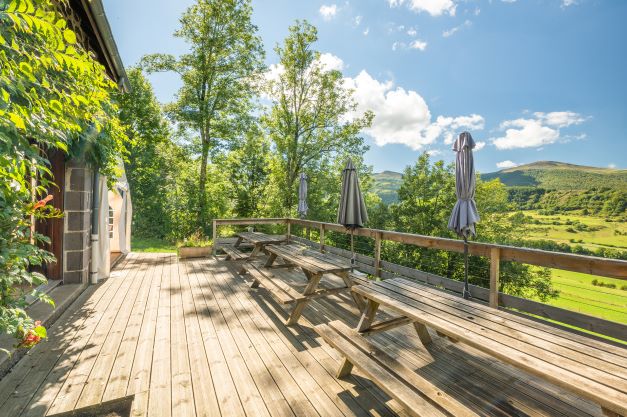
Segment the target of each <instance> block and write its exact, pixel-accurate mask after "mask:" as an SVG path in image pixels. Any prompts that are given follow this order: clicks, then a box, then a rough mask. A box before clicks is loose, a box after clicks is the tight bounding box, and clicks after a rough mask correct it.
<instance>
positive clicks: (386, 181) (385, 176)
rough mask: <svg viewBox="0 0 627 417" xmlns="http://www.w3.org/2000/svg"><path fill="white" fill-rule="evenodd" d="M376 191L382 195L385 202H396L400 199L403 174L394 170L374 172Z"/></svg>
mask: <svg viewBox="0 0 627 417" xmlns="http://www.w3.org/2000/svg"><path fill="white" fill-rule="evenodd" d="M373 177H374V190H373V191H374V192H375V193H377V194H378V195H379V197H381V200H383V202H384V203H386V204H390V203H395V202H396V201H397V200H398V195H397V191H398V189H399V188H400V186H401V182H402V180H403V175H402V174H400V173H398V172H394V171H383V172H379V173H376V174H373Z"/></svg>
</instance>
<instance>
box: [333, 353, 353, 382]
mask: <svg viewBox="0 0 627 417" xmlns="http://www.w3.org/2000/svg"><path fill="white" fill-rule="evenodd" d="M352 370H353V364H352V363H350V361H349V360H348V358H344V359H342V364H341V365H340V368H339V369H338V370H337V373H336V374H335V377H336V378H338V379H339V378H343V377H345V376H346V375H348V374H350V373H351V371H352Z"/></svg>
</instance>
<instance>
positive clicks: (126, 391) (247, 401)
mask: <svg viewBox="0 0 627 417" xmlns="http://www.w3.org/2000/svg"><path fill="white" fill-rule="evenodd" d="M237 269H238V267H237V265H234V264H230V263H228V262H223V261H218V260H216V259H215V258H211V259H191V260H185V261H178V260H177V259H176V257H175V256H174V255H171V254H131V255H129V256H128V257H127V258H126V259H125V260H124V261H123V262H122V263H121V264H120V265H119V266H118V267H117V270H116V273H115V274H114V276H112V278H110V279H108V280H107V281H105V282H103V283H101V284H100V285H98V286H96V287H91V288H89V289H88V290H87V291H86V292H85V293H84V295H83V296H82V297H81V298H80V299H79V301H78V302H77V303H75V305H72V306H71V307H70V308H69V309H68V310H67V311H66V312H65V313H63V315H62V316H61V317H60V319H59V320H58V321H57V323H56V324H55V325H54V326H53V327H52V328H51V329H50V339H49V340H48V341H47V342H45V343H44V344H42V345H41V346H38V347H36V348H34V349H33V350H32V351H31V352H30V353H29V354H28V355H26V356H25V357H24V358H23V359H22V360H21V361H20V362H19V363H18V364H17V365H16V366H15V367H14V369H13V370H12V372H10V373H9V374H7V375H6V376H5V378H4V379H2V380H0V410H1V411H0V415H3V416H4V415H8V416H44V415H47V414H51V413H53V412H59V411H65V410H70V409H74V408H77V407H80V406H86V405H93V404H97V403H99V402H100V401H107V400H112V399H116V398H120V397H123V396H125V395H135V401H134V403H133V415H135V416H147V417H161V416H197V417H200V416H212V417H213V416H215V417H218V416H242V417H245V416H250V415H255V416H257V415H260V416H263V415H265V416H271V417H292V416H313V417H316V416H334V415H335V416H368V415H375V416H389V415H406V413H405V412H404V411H403V410H402V409H401V408H400V407H399V406H398V404H397V403H396V401H394V400H391V399H390V398H389V397H388V396H387V395H386V394H385V393H383V392H382V391H381V390H380V389H378V388H377V387H376V386H374V385H373V384H372V383H371V382H370V381H369V380H368V379H367V378H365V377H364V376H363V374H360V372H359V371H357V372H355V374H354V375H350V376H349V377H347V378H345V379H342V380H338V379H336V378H335V372H336V370H337V367H338V365H339V363H340V360H341V358H340V356H339V355H338V354H337V352H336V351H335V350H334V349H332V348H331V347H329V346H328V345H327V344H326V343H324V342H323V341H322V339H321V338H320V337H319V336H318V335H317V334H316V333H315V332H314V331H313V325H315V324H319V323H325V322H328V321H330V320H336V319H341V320H343V321H344V322H346V323H347V324H348V325H349V326H354V325H355V324H356V321H357V320H358V316H357V311H356V309H355V307H354V303H353V302H352V299H351V298H350V296H349V295H348V294H339V295H337V296H333V297H328V298H323V299H319V300H316V301H313V302H312V303H310V304H309V305H308V306H307V308H306V309H305V310H304V315H303V319H302V320H301V322H300V324H299V325H297V326H293V327H286V326H284V325H283V321H284V320H285V318H286V317H287V313H286V312H285V311H284V310H283V308H282V307H281V306H280V305H279V304H278V303H276V302H274V301H273V300H272V299H271V298H270V297H268V294H267V292H266V291H265V290H264V289H261V290H250V289H249V288H248V285H249V282H248V281H249V280H250V277H242V276H240V275H238V274H237ZM273 273H275V274H277V275H280V276H282V277H283V278H284V279H285V282H286V283H288V284H289V285H291V286H293V287H295V288H298V287H301V288H302V286H303V285H304V284H305V279H304V277H303V276H302V274H301V273H300V272H299V271H298V270H289V269H284V268H282V269H276V270H274V271H273ZM412 330H413V328H412V327H411V326H403V327H399V328H397V329H394V330H391V331H389V332H384V333H381V334H376V335H373V336H371V337H372V340H373V342H374V343H375V344H376V345H377V346H378V347H379V348H381V349H385V351H386V352H389V353H390V354H391V355H392V356H394V357H398V358H399V359H400V360H401V361H402V363H403V364H404V365H406V366H407V367H409V368H410V369H414V370H415V372H417V373H418V374H419V375H421V376H422V377H424V378H427V379H429V380H430V381H432V382H433V384H435V385H437V386H438V388H439V389H442V390H443V391H445V392H447V393H448V394H451V395H455V396H456V398H458V399H459V400H460V401H461V402H462V403H463V404H465V405H466V406H468V407H470V408H472V409H473V410H475V411H477V412H479V413H480V414H482V415H499V416H502V415H505V416H506V415H522V414H526V415H546V416H549V415H580V416H589V415H597V416H600V415H601V410H600V408H599V407H598V406H596V405H594V404H592V403H590V402H589V401H586V400H583V399H581V398H580V397H578V396H576V395H574V394H573V393H570V392H566V391H564V390H563V389H561V388H559V387H556V386H554V385H552V384H550V383H548V382H546V381H543V380H541V379H539V378H536V377H533V376H531V375H529V374H526V373H524V372H521V371H518V370H516V369H514V368H512V367H511V366H509V365H506V364H504V363H501V362H499V361H494V360H493V359H492V358H490V357H488V356H486V355H485V354H482V353H480V352H478V351H476V350H474V349H472V348H469V347H467V346H464V345H462V344H452V343H450V342H448V341H447V340H445V339H442V338H439V337H436V336H435V334H432V337H433V339H434V342H433V344H432V345H430V346H429V348H425V347H424V346H422V345H421V343H420V341H419V340H418V338H417V336H416V335H415V332H414V331H412ZM540 330H541V329H538V331H540ZM546 337H547V338H548V337H552V336H551V335H547V336H546ZM608 355H609V354H608Z"/></svg>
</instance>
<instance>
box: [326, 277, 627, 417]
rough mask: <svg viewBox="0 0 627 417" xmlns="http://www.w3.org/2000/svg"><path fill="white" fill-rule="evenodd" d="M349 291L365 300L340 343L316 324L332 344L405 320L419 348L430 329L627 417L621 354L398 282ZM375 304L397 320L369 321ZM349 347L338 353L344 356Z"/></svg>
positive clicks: (626, 364) (626, 372)
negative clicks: (354, 325) (357, 320)
mask: <svg viewBox="0 0 627 417" xmlns="http://www.w3.org/2000/svg"><path fill="white" fill-rule="evenodd" d="M352 292H354V293H355V294H357V295H359V296H361V297H364V298H365V299H366V300H367V304H366V307H365V309H364V310H362V311H363V313H362V316H361V319H360V321H359V324H358V325H357V328H356V329H355V330H350V329H349V332H350V334H349V336H348V337H347V336H344V338H343V339H342V338H341V337H340V338H339V339H338V338H337V336H336V333H338V332H339V333H340V334H343V333H347V332H346V331H342V330H341V329H342V328H341V326H340V324H339V323H330V326H328V325H321V326H320V329H317V331H319V333H321V334H323V335H324V336H326V337H325V339H328V340H329V341H330V342H334V341H336V342H337V341H339V342H338V343H340V342H341V343H344V344H346V343H345V341H346V339H347V338H349V337H353V338H355V337H357V338H363V336H367V335H370V334H373V333H377V332H381V331H387V330H390V329H392V328H395V327H398V326H401V325H405V324H410V323H411V324H413V325H414V327H415V329H416V331H417V333H418V336H419V338H420V340H421V341H422V343H423V344H424V345H428V344H429V343H430V342H431V336H430V334H429V332H428V331H427V327H430V328H432V329H434V330H435V331H436V332H437V333H438V335H440V336H446V337H448V338H450V339H451V340H453V341H455V342H461V343H466V344H468V345H470V346H472V347H474V348H476V349H478V350H480V351H482V352H485V353H487V354H489V355H491V356H493V357H495V358H497V359H500V360H502V361H503V362H506V363H508V364H510V365H513V366H515V367H518V368H519V369H521V370H524V371H526V372H529V373H531V374H535V375H538V376H540V377H542V378H545V379H547V380H548V381H550V382H552V383H554V384H555V385H557V386H559V387H562V388H566V389H569V390H571V391H573V392H575V393H576V394H577V395H580V396H582V397H585V398H588V399H590V400H592V401H594V402H596V403H597V404H599V405H600V406H601V408H602V410H603V413H604V414H605V415H608V416H618V415H622V416H626V415H627V349H624V348H620V347H616V346H613V345H610V344H608V343H604V342H601V341H597V340H595V339H592V338H589V337H585V336H581V335H579V334H575V333H571V332H567V331H564V330H561V329H557V328H555V327H552V326H549V325H546V324H543V323H539V322H538V321H534V320H531V319H528V318H525V317H521V316H520V315H516V314H513V313H510V312H507V311H503V310H498V309H494V308H491V307H488V306H486V305H483V304H480V303H477V302H473V301H470V300H464V299H463V298H461V297H458V296H455V295H453V294H450V293H446V292H443V291H440V290H437V289H435V288H430V287H428V286H425V285H422V284H418V283H416V282H412V281H409V280H406V279H402V278H394V279H388V280H384V281H371V282H368V283H366V284H365V285H356V286H353V287H352ZM380 306H384V307H385V308H386V310H388V311H391V312H394V313H395V314H397V315H398V316H397V317H394V318H391V319H387V320H383V321H375V320H374V319H375V315H376V313H377V310H378V309H379V307H380ZM338 329H340V330H338ZM334 332H335V333H334ZM350 335H352V336H350ZM355 343H356V342H355ZM360 343H363V342H360ZM353 347H354V346H353ZM353 347H351V346H348V347H346V346H344V349H345V351H346V352H348V351H350V349H352V348H353ZM349 355H350V354H346V355H345V358H346V359H345V360H344V363H343V364H342V367H341V368H340V371H339V372H338V374H340V375H343V374H346V373H347V372H350V369H351V368H352V366H353V365H355V366H360V364H359V363H355V362H356V359H355V358H356V356H355V357H354V358H350V357H349ZM364 358H365V357H362V358H361V360H362V362H363V361H364V360H366V359H364ZM366 361H367V360H366ZM362 365H364V366H365V367H366V368H368V366H370V365H369V364H367V363H364V364H362ZM372 366H374V365H372ZM379 372H380V370H379ZM384 376H386V377H387V374H386V375H384ZM523 378H524V377H523ZM375 382H376V381H375ZM405 404H410V403H409V402H405Z"/></svg>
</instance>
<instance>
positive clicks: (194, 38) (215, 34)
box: [142, 0, 263, 233]
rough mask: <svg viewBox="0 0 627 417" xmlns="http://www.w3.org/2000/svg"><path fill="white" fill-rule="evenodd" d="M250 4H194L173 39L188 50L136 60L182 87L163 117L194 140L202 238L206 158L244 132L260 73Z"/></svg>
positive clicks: (242, 0) (220, 0) (213, 0)
mask: <svg viewBox="0 0 627 417" xmlns="http://www.w3.org/2000/svg"><path fill="white" fill-rule="evenodd" d="M251 15H252V7H251V4H250V0H198V1H197V2H196V3H195V4H194V5H193V6H191V7H190V8H189V9H187V11H186V12H185V13H184V14H183V16H182V17H181V27H180V28H179V30H177V31H176V32H175V36H177V37H179V38H182V39H183V40H185V41H186V42H187V43H188V44H189V45H190V51H189V52H188V53H187V54H183V55H181V56H180V57H178V58H176V57H174V56H172V55H167V54H153V55H148V56H145V57H144V58H143V59H142V65H143V66H144V68H145V69H146V70H148V71H149V72H161V71H169V72H174V73H177V74H178V75H180V77H181V79H182V81H183V86H182V87H181V89H180V90H179V92H178V94H177V101H176V102H174V103H171V104H169V105H168V106H167V110H168V114H169V115H170V116H171V117H172V118H173V120H174V121H176V123H177V125H178V127H179V129H180V130H181V131H183V132H185V131H188V132H194V134H196V135H198V137H199V138H200V146H199V148H200V152H199V153H200V164H199V167H198V168H199V174H198V181H197V186H196V187H197V190H198V195H197V198H196V201H195V203H196V204H197V210H196V213H197V215H196V216H195V217H196V219H197V224H196V227H198V228H201V229H203V230H204V231H205V233H208V231H209V227H208V225H209V223H210V221H209V220H210V219H211V213H210V211H211V208H210V207H209V205H210V203H209V201H208V200H209V199H208V195H209V194H208V184H207V179H208V178H211V179H212V180H213V178H214V177H211V176H209V174H210V172H209V171H210V169H208V163H209V161H210V159H211V156H213V155H215V153H216V152H218V151H219V149H220V147H221V146H222V145H224V144H228V143H229V142H231V141H232V140H234V139H235V138H237V137H238V136H239V135H240V134H241V133H243V132H245V131H247V130H248V128H249V126H250V123H251V121H252V118H251V99H252V95H253V92H254V80H255V78H256V77H258V76H259V74H260V72H261V69H262V60H263V48H262V44H261V39H260V38H259V36H257V34H256V32H257V27H256V26H254V25H253V24H252V23H251Z"/></svg>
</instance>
